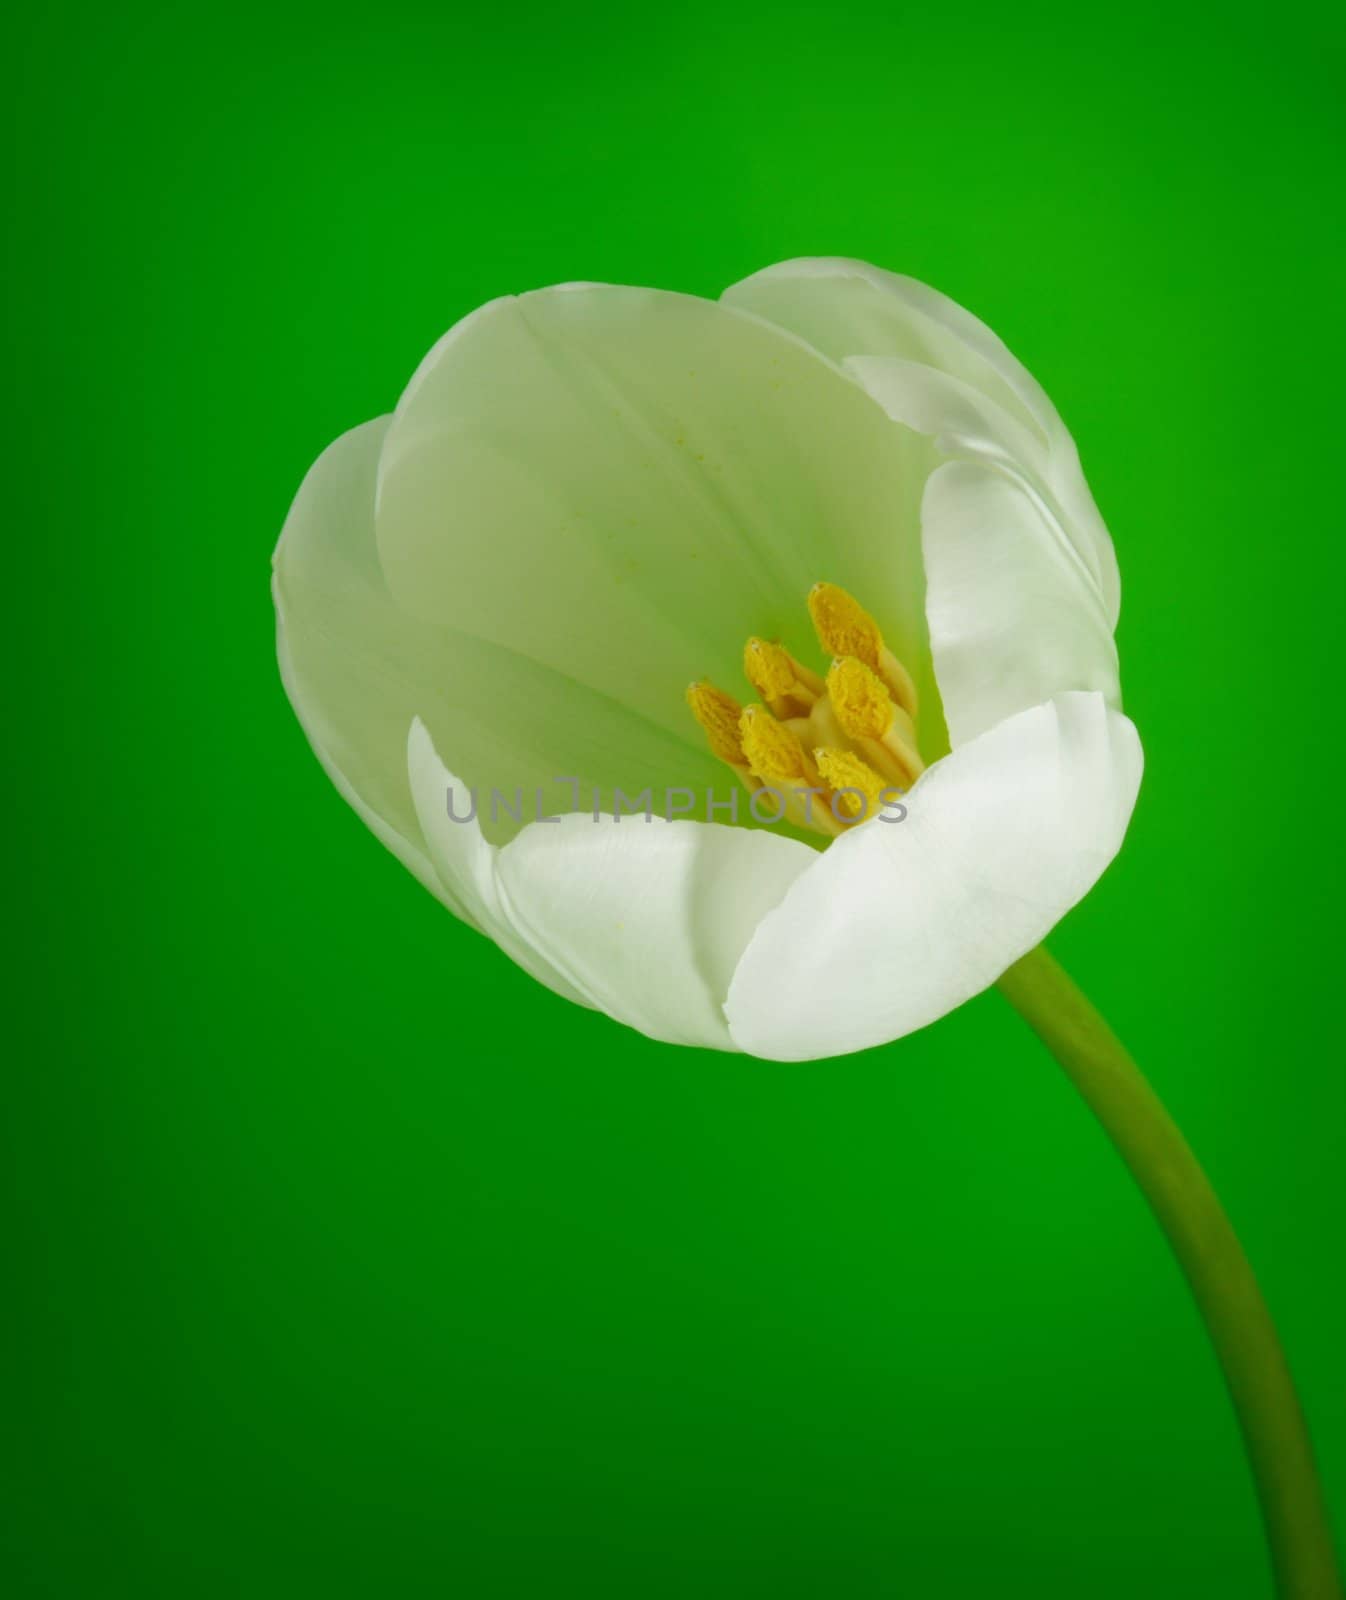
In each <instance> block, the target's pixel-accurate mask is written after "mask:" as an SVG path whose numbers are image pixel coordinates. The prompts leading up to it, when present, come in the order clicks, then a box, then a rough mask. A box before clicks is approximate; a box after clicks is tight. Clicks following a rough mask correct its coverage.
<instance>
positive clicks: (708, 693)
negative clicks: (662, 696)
mask: <svg viewBox="0 0 1346 1600" xmlns="http://www.w3.org/2000/svg"><path fill="white" fill-rule="evenodd" d="M687 704H688V705H689V706H690V707H691V708H692V715H693V716H694V717H695V718H696V720H697V721H698V722H699V723H700V724H701V726H702V727H703V728H704V729H705V731H706V742H707V744H709V745H710V748H711V752H712V754H714V755H717V756H719V758H720V760H721V761H727V762H728V763H729V765H730V766H731V767H746V766H747V764H748V758H747V756H746V755H745V754H744V753H743V745H742V742H741V741H740V739H739V733H738V725H739V718H740V717H741V716H742V715H743V708H742V706H740V705H739V703H738V701H737V700H735V699H734V697H733V695H731V694H726V693H725V692H724V690H723V689H717V688H716V687H715V685H714V684H713V683H707V682H706V680H705V679H704V678H701V679H698V681H697V682H696V683H689V684H688V685H687Z"/></svg>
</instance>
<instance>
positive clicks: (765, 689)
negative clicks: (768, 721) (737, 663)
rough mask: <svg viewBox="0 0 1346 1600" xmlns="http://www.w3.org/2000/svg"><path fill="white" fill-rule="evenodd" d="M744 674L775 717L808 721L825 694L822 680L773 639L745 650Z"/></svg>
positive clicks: (751, 641) (754, 640)
mask: <svg viewBox="0 0 1346 1600" xmlns="http://www.w3.org/2000/svg"><path fill="white" fill-rule="evenodd" d="M743 671H744V674H745V676H746V677H747V679H748V682H749V683H751V684H752V686H753V688H754V689H756V690H757V692H758V694H759V695H761V697H762V699H763V700H764V701H765V702H766V703H767V705H768V706H769V707H770V708H771V714H772V716H774V717H780V718H782V719H783V718H786V717H806V716H808V714H809V712H810V711H811V710H812V709H813V705H814V702H815V701H816V700H817V698H818V696H819V695H820V694H822V692H823V685H822V680H821V679H820V678H819V677H818V676H817V674H816V673H813V672H810V671H809V669H808V668H807V667H805V666H803V665H801V664H800V663H799V662H798V661H796V660H795V658H794V657H793V656H792V655H791V654H790V652H789V651H788V650H786V649H785V648H784V647H783V646H781V645H779V644H775V643H773V641H772V640H770V639H757V638H752V639H749V640H748V642H747V644H745V645H744V646H743Z"/></svg>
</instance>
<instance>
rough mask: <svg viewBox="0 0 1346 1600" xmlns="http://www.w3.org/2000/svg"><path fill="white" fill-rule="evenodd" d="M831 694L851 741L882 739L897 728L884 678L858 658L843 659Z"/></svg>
mask: <svg viewBox="0 0 1346 1600" xmlns="http://www.w3.org/2000/svg"><path fill="white" fill-rule="evenodd" d="M827 692H828V694H829V695H830V696H831V700H832V707H833V709H834V710H835V711H836V714H837V721H838V722H839V723H840V724H841V731H842V732H843V733H844V734H845V735H846V737H847V738H848V739H882V738H883V737H884V735H885V734H886V733H887V732H888V730H889V728H891V727H892V725H893V698H892V696H891V695H890V694H889V693H888V690H887V689H886V687H885V686H884V683H883V680H882V678H880V677H879V675H878V673H877V672H875V671H873V669H872V668H870V667H867V666H866V665H865V663H864V662H863V661H861V660H859V659H858V658H857V657H856V656H839V657H838V658H837V660H835V661H834V662H833V663H832V670H831V671H830V672H829V673H828V674H827Z"/></svg>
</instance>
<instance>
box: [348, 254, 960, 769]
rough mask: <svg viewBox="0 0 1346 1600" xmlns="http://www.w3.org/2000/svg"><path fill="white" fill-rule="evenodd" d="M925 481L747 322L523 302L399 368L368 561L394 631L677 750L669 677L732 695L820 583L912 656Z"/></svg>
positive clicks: (814, 364)
mask: <svg viewBox="0 0 1346 1600" xmlns="http://www.w3.org/2000/svg"><path fill="white" fill-rule="evenodd" d="M932 464H933V456H932V454H931V451H930V447H929V445H928V443H927V442H926V441H925V440H923V439H921V438H920V437H919V436H918V435H915V434H912V433H909V432H908V431H906V430H895V429H894V427H893V425H892V423H891V422H890V421H889V420H888V419H886V418H885V417H884V415H883V413H882V411H881V409H880V408H879V407H878V406H876V405H875V404H874V402H873V401H872V400H870V399H869V397H868V396H867V395H865V394H864V392H863V391H862V390H861V389H860V388H859V386H858V385H857V384H855V383H854V382H853V381H851V380H850V379H848V378H847V377H846V376H845V375H844V374H843V373H841V372H840V371H839V370H838V369H837V368H836V367H835V366H834V365H833V364H831V363H830V362H828V361H827V360H825V359H824V358H822V357H821V356H819V355H818V354H817V353H816V352H815V351H813V350H812V349H810V348H809V347H808V346H807V345H805V344H804V343H803V342H802V341H800V340H798V339H796V338H794V337H793V336H792V335H790V334H788V333H786V332H783V331H782V330H781V329H779V328H776V327H773V326H771V325H770V324H768V323H766V322H763V321H762V320H761V319H759V318H756V317H753V316H750V315H746V314H744V313H741V312H738V311H736V310H733V309H732V308H730V307H728V306H725V305H721V304H718V303H716V302H713V301H704V300H698V299H694V298H691V297H688V296H684V295H677V294H667V293H663V292H660V291H655V290H648V289H629V288H618V287H601V286H600V287H596V286H587V285H578V286H571V287H566V288H563V289H552V290H543V291H539V292H537V293H535V294H528V295H523V296H520V297H518V298H515V299H507V300H501V301H495V302H493V303H492V304H491V305H489V306H486V307H484V308H483V309H482V310H481V311H479V312H477V313H475V314H474V315H473V316H471V317H469V318H468V319H467V320H466V321H465V322H463V323H460V324H459V325H458V326H457V327H456V328H455V329H453V330H452V331H451V332H450V333H449V334H448V335H446V337H445V338H444V339H443V340H441V342H440V343H439V345H438V346H436V348H435V349H434V350H433V351H432V352H431V353H430V355H429V356H428V357H427V358H426V361H425V362H424V363H423V364H422V366H421V368H420V370H419V371H418V373H417V375H416V377H415V378H414V379H413V380H412V383H411V384H410V386H409V387H408V389H407V392H406V394H405V395H404V396H403V399H402V401H401V402H400V404H399V406H398V409H397V413H396V416H395V419H394V422H393V426H392V429H391V430H390V432H389V435H388V439H387V443H386V446H385V448H384V451H383V456H382V460H381V464H380V470H379V486H378V504H377V539H378V547H379V553H380V557H381V561H382V565H383V569H384V571H385V573H386V574H387V578H388V583H389V587H390V589H391V591H392V593H393V595H394V596H395V597H396V598H397V600H398V601H399V603H400V604H401V605H402V607H403V608H404V609H405V610H406V611H407V612H409V613H411V614H413V615H416V616H418V617H420V618H421V619H423V620H425V621H428V622H431V623H434V624H437V625H442V626H448V627H450V628H452V629H455V630H457V631H458V632H460V633H462V634H464V635H470V636H472V637H475V638H477V639H480V640H484V641H487V642H490V643H492V644H494V645H496V646H499V647H503V648H506V649H508V650H509V651H511V652H513V653H515V654H517V655H520V656H522V657H526V658H528V659H529V660H531V661H533V662H535V663H538V664H540V665H541V666H543V667H546V668H548V669H551V670H553V671H555V672H557V673H562V674H564V675H565V676H566V677H567V678H568V679H569V680H570V681H571V682H573V683H574V684H575V685H577V686H580V687H582V688H584V689H586V690H588V691H590V692H591V693H593V694H596V695H600V696H602V697H603V698H604V699H605V700H606V701H609V702H611V703H612V704H613V705H616V706H619V707H622V708H625V709H626V710H628V711H630V712H632V713H633V714H635V715H639V716H643V717H645V718H646V719H648V720H649V721H650V723H651V724H652V725H653V726H655V727H657V728H660V729H662V730H663V731H665V732H666V733H667V734H669V735H670V736H673V737H678V738H686V737H687V736H688V732H689V719H688V717H687V714H686V710H685V707H684V706H683V703H682V691H683V688H684V686H685V684H686V683H687V681H688V679H689V678H692V677H696V676H699V675H702V674H706V675H709V676H711V677H716V678H719V679H720V680H721V681H723V682H724V683H725V684H726V686H729V685H733V684H735V683H737V681H738V677H739V672H740V650H741V646H742V642H743V639H744V638H745V636H746V635H747V634H749V633H753V632H756V633H760V634H762V635H764V636H766V637H777V636H786V637H790V638H792V639H797V637H798V635H799V632H800V628H801V622H803V620H804V612H803V600H804V596H805V595H806V593H807V591H808V589H809V587H810V586H811V585H812V584H813V583H814V582H815V581H816V580H817V579H818V578H820V577H826V578H829V579H831V580H832V581H834V582H837V583H841V584H843V585H845V586H846V587H848V588H851V589H853V590H854V591H855V592H856V593H858V594H862V595H864V596H865V600H866V603H867V604H869V605H871V606H873V607H874V608H875V609H876V610H878V611H879V612H880V613H881V614H882V615H883V617H884V619H885V623H886V625H887V631H888V632H889V633H890V634H891V636H892V639H893V643H894V648H895V649H896V650H898V652H899V654H903V655H904V657H905V658H907V659H910V660H911V661H913V662H920V661H923V660H925V659H926V658H927V656H928V650H927V648H926V636H925V620H924V591H923V586H922V578H921V565H920V549H919V494H920V487H921V484H922V482H923V480H924V478H925V476H926V475H927V473H928V471H929V468H930V466H931V465H932ZM923 687H926V688H927V689H928V691H929V695H930V696H931V697H933V695H934V687H933V683H931V684H929V685H923ZM691 735H692V737H693V738H695V737H696V736H695V730H694V729H692V730H691ZM454 759H455V762H456V760H457V758H456V755H455V756H454ZM669 776H670V777H671V778H672V781H682V779H681V775H680V774H671V775H669ZM665 781H668V779H666V780H665Z"/></svg>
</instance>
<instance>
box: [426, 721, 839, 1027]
mask: <svg viewBox="0 0 1346 1600" xmlns="http://www.w3.org/2000/svg"><path fill="white" fill-rule="evenodd" d="M408 764H409V769H410V773H411V783H412V788H413V790H414V792H415V795H416V803H417V810H418V812H419V815H420V820H421V826H422V829H423V830H424V833H425V837H426V840H427V842H428V844H429V847H430V851H431V854H432V856H433V858H434V862H435V865H436V867H437V868H438V870H439V872H440V873H441V875H442V876H443V879H444V883H445V886H446V888H447V889H448V890H449V892H450V893H451V894H452V895H453V896H454V897H455V898H456V899H457V900H459V901H460V902H461V903H462V904H464V905H465V906H466V908H467V910H468V911H469V912H470V914H471V915H472V916H473V917H474V918H475V919H476V921H477V922H478V923H479V924H480V925H481V927H482V928H483V929H484V931H486V932H487V933H488V934H489V935H490V937H491V938H493V939H494V940H495V941H496V942H497V943H498V944H499V945H500V946H501V947H502V949H504V950H505V951H506V953H507V954H508V955H510V956H511V957H512V958H513V959H514V960H515V961H517V962H518V963H519V965H520V966H522V967H523V968H524V969H525V970H526V971H528V972H530V973H532V974H533V976H534V977H536V978H539V979H540V980H541V981H542V982H543V983H545V984H547V985H548V987H549V988H552V989H555V990H556V991H557V992H558V993H559V994H562V995H565V996H566V997H567V998H568V999H572V1000H579V1001H581V1002H582V1003H583V1004H586V1005H591V1006H594V1007H597V1008H599V1009H601V1010H603V1011H606V1012H607V1013H608V1014H609V1015H610V1016H612V1017H615V1018H616V1019H617V1021H619V1022H624V1023H626V1024H627V1025H628V1026H629V1027H633V1028H637V1029H639V1031H640V1032H641V1033H644V1034H648V1035H649V1036H650V1037H651V1038H654V1039H662V1040H666V1041H668V1042H669V1043H673V1044H691V1045H704V1046H708V1047H710V1048H711V1049H717V1050H731V1049H734V1048H735V1046H734V1045H733V1043H732V1041H731V1039H730V1037H729V1029H728V1026H727V1025H726V1023H725V1020H724V1011H723V1004H724V997H725V995H726V994H727V992H728V989H729V980H730V978H731V977H732V975H733V972H734V969H735V967H736V966H737V964H738V961H739V958H740V956H741V955H742V953H743V949H744V947H745V945H746V944H747V942H748V940H749V938H750V937H751V936H752V933H753V931H754V929H755V928H756V927H757V924H758V922H759V921H760V920H761V918H762V917H763V916H764V915H765V914H766V913H767V912H768V911H770V910H772V909H773V908H774V907H775V906H776V905H778V904H779V903H780V900H781V897H782V896H783V895H784V894H785V892H786V890H787V889H788V888H789V887H790V885H791V884H792V883H793V882H794V881H795V879H796V878H797V877H798V876H799V875H800V873H802V872H804V871H805V870H806V869H807V868H808V867H809V866H810V865H811V863H812V862H813V861H814V860H815V859H816V856H815V853H814V852H813V851H812V850H810V849H809V848H808V847H807V846H806V845H802V844H798V843H796V842H795V841H793V840H791V839H786V838H782V837H780V836H778V835H775V834H769V833H765V832H753V831H749V830H747V829H742V828H728V827H721V826H718V825H716V824H704V823H692V822H672V823H669V822H665V821H663V820H662V819H661V818H657V817H656V818H655V819H654V820H652V821H649V822H647V821H646V820H645V819H644V817H643V816H641V815H635V816H626V817H624V818H622V820H620V821H614V820H613V819H612V818H611V817H606V816H605V817H603V818H602V819H601V820H599V821H597V822H595V821H594V819H593V817H592V815H590V814H587V813H584V812H577V813H574V814H572V815H568V816H564V817H561V818H558V819H557V820H556V821H554V822H534V823H530V824H529V825H528V827H526V828H525V829H524V830H523V832H522V833H520V834H519V835H518V837H517V838H516V839H514V840H513V841H512V842H511V843H510V844H508V845H506V846H505V848H504V849H503V850H496V849H494V848H493V847H492V846H491V845H489V844H487V843H486V841H485V839H483V837H482V835H481V831H480V829H479V828H478V827H477V826H476V825H475V823H472V822H455V821H451V820H450V818H449V814H448V807H447V804H446V789H447V788H448V787H449V786H450V785H453V784H454V783H455V780H454V779H453V777H452V775H451V774H450V773H449V772H448V771H447V770H446V769H445V767H444V766H443V764H442V762H441V761H440V760H439V758H438V756H437V755H436V754H435V750H434V746H433V744H432V743H431V741H430V737H429V735H428V733H427V732H426V730H425V728H424V727H423V726H422V725H421V724H420V723H417V724H415V725H414V726H413V728H412V730H411V735H410V739H409V741H408ZM459 792H460V793H461V786H459ZM457 809H458V810H459V813H460V814H461V813H462V811H463V810H464V809H465V808H464V807H462V806H461V803H460V805H459V806H458V808H457Z"/></svg>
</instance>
